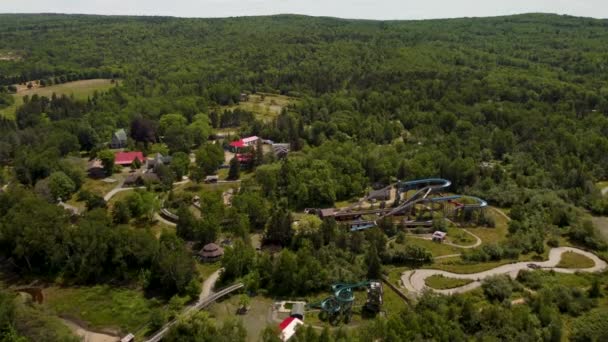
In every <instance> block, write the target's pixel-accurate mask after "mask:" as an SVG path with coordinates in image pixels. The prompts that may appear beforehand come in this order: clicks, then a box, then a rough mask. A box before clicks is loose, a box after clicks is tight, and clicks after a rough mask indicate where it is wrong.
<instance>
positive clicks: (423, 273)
mask: <svg viewBox="0 0 608 342" xmlns="http://www.w3.org/2000/svg"><path fill="white" fill-rule="evenodd" d="M565 252H575V253H579V254H582V255H584V256H586V257H588V258H589V259H591V260H593V262H594V263H595V265H594V266H593V267H589V268H558V267H555V266H557V264H559V262H560V260H561V256H562V254H563V253H565ZM528 264H535V265H538V266H540V267H542V268H547V269H552V270H554V271H555V272H560V273H575V272H601V271H603V270H605V269H606V268H607V267H608V264H606V262H605V261H604V260H602V259H600V258H598V257H597V256H596V255H595V254H593V253H589V252H586V251H583V250H581V249H578V248H573V247H557V248H553V249H551V251H549V260H547V261H541V262H528V261H524V262H518V263H513V264H507V265H502V266H498V267H496V268H493V269H491V270H487V271H483V272H479V273H472V274H459V273H452V272H446V271H440V270H431V269H421V270H413V271H406V272H404V273H403V274H402V275H401V282H402V284H403V286H404V287H405V288H406V289H407V290H408V291H409V292H410V293H413V294H420V293H422V291H424V290H426V289H430V290H432V291H435V292H437V293H442V294H446V295H450V294H455V293H463V292H466V291H470V290H473V289H475V288H477V287H479V286H481V281H482V280H483V279H485V278H487V277H490V276H494V275H499V274H507V275H509V276H510V277H511V278H515V277H517V274H518V273H519V271H521V270H524V269H528ZM434 275H442V276H444V277H448V278H455V279H470V280H473V282H471V283H469V284H467V285H464V286H460V287H456V288H453V289H447V290H435V289H432V288H430V287H428V286H426V283H425V279H426V278H428V277H430V276H434Z"/></svg>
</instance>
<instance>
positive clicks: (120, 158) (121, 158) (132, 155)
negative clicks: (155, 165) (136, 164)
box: [114, 152, 145, 165]
mask: <svg viewBox="0 0 608 342" xmlns="http://www.w3.org/2000/svg"><path fill="white" fill-rule="evenodd" d="M114 159H115V160H114V164H116V165H131V164H132V163H133V161H134V160H135V159H139V161H140V162H143V161H144V160H145V158H144V154H143V153H142V152H116V154H115V155H114Z"/></svg>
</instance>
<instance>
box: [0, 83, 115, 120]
mask: <svg viewBox="0 0 608 342" xmlns="http://www.w3.org/2000/svg"><path fill="white" fill-rule="evenodd" d="M114 86H115V84H113V83H112V82H111V80H109V79H94V80H83V81H75V82H68V83H64V84H57V85H52V86H50V87H44V88H32V89H25V90H21V91H19V92H17V94H13V97H14V98H15V103H14V104H13V105H11V106H9V107H7V108H4V109H2V110H0V116H3V117H6V118H9V119H14V118H15V111H16V110H17V108H18V107H19V106H21V105H22V104H23V97H24V96H25V95H29V96H32V95H34V94H37V95H39V96H46V97H51V96H52V95H53V93H55V94H57V95H58V96H59V95H62V94H65V95H74V97H75V98H76V99H79V100H86V98H87V97H88V96H90V95H93V93H94V92H95V91H98V92H103V91H107V90H109V89H110V88H112V87H114Z"/></svg>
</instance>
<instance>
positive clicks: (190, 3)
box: [0, 0, 608, 20]
mask: <svg viewBox="0 0 608 342" xmlns="http://www.w3.org/2000/svg"><path fill="white" fill-rule="evenodd" d="M0 13H65V14H100V15H146V16H148V15H150V16H174V17H187V18H194V17H197V18H217V17H234V16H259V15H275V14H301V15H311V16H330V17H338V18H350V19H376V20H415V19H441V18H461V17H489V16H502V15H513V14H523V13H555V14H567V15H573V16H581V17H591V18H608V1H605V0H604V1H601V0H581V1H568V0H537V1H534V0H529V1H525V0H511V1H509V2H505V1H499V0H486V1H481V0H461V1H446V0H427V1H425V2H422V3H421V2H417V1H411V0H401V1H400V0H377V1H369V0H351V1H346V0H334V1H331V2H329V1H320V0H309V1H306V2H298V1H295V0H241V1H239V0H200V1H194V0H174V1H173V2H170V3H168V2H166V1H160V0H148V1H142V0H98V1H95V2H84V3H83V1H78V0H56V1H53V2H52V3H49V2H48V1H40V0H22V1H19V2H11V3H2V4H1V5H0Z"/></svg>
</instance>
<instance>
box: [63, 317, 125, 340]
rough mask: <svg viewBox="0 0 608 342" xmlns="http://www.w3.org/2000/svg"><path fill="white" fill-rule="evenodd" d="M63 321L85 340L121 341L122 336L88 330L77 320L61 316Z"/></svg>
mask: <svg viewBox="0 0 608 342" xmlns="http://www.w3.org/2000/svg"><path fill="white" fill-rule="evenodd" d="M61 322H63V324H65V325H66V326H67V327H68V328H70V330H72V332H73V333H74V334H76V335H78V336H79V337H80V338H81V339H82V341H83V342H116V341H120V337H118V336H113V335H108V334H102V333H98V332H94V331H90V330H87V329H85V328H83V327H81V326H80V325H78V324H77V323H76V322H73V321H70V320H68V319H65V318H61Z"/></svg>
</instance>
